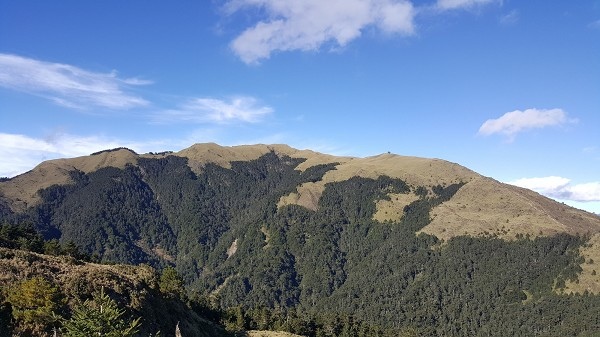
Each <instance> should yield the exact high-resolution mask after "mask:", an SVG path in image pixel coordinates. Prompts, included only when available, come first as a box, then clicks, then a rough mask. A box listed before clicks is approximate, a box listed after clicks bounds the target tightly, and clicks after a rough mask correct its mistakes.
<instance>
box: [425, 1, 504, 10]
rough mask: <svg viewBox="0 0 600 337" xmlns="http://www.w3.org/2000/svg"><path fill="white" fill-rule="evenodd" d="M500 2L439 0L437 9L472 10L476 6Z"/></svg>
mask: <svg viewBox="0 0 600 337" xmlns="http://www.w3.org/2000/svg"><path fill="white" fill-rule="evenodd" d="M495 2H499V1H498V0H438V1H437V2H436V7H437V8H438V9H441V10H450V9H460V8H472V7H475V6H481V5H487V4H490V3H495Z"/></svg>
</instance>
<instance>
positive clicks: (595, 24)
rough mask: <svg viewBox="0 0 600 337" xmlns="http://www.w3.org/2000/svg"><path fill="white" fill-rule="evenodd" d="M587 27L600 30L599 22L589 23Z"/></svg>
mask: <svg viewBox="0 0 600 337" xmlns="http://www.w3.org/2000/svg"><path fill="white" fill-rule="evenodd" d="M588 27H589V28H591V29H600V20H596V21H593V22H590V24H588Z"/></svg>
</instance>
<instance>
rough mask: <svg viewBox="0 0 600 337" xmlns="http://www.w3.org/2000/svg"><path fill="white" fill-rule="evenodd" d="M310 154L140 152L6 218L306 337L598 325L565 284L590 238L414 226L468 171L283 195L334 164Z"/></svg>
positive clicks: (543, 331) (242, 316)
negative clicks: (398, 202)
mask: <svg viewBox="0 0 600 337" xmlns="http://www.w3.org/2000/svg"><path fill="white" fill-rule="evenodd" d="M302 161H303V159H298V158H290V157H287V156H283V155H277V154H275V153H273V152H271V153H268V154H266V155H264V156H262V157H260V158H259V159H256V160H252V161H239V162H232V163H231V168H224V167H221V166H218V165H214V164H210V163H209V164H206V165H205V166H204V167H203V168H202V172H201V173H194V172H193V171H192V170H191V169H190V168H189V166H188V165H187V159H186V158H182V157H176V156H171V155H168V156H165V157H164V158H158V159H157V158H140V159H139V161H138V164H137V165H136V166H133V165H130V166H128V167H126V168H124V169H118V168H113V167H107V168H102V169H99V170H97V171H94V172H91V173H88V174H85V173H83V172H79V171H73V172H71V177H72V180H73V182H74V183H73V184H69V185H54V186H52V187H50V188H47V189H44V190H41V191H40V192H39V193H40V196H41V198H42V202H41V203H39V204H38V205H36V206H35V207H31V208H29V209H28V210H27V211H26V212H24V213H19V214H15V213H12V212H11V211H10V210H8V209H7V208H6V207H2V205H0V215H1V216H2V220H3V221H5V222H6V223H7V224H11V225H15V224H26V225H28V227H27V226H26V228H33V229H35V231H37V232H39V233H41V240H46V242H53V245H55V246H58V247H59V248H57V250H58V251H60V252H62V251H68V249H71V251H74V250H76V251H77V254H81V256H79V257H78V258H87V259H89V260H93V261H97V262H104V263H129V264H140V263H144V264H148V265H150V266H152V267H154V268H156V269H157V270H166V269H168V270H170V269H169V268H171V267H173V268H174V269H173V270H175V271H176V273H177V275H178V277H181V280H182V284H183V285H185V290H184V291H182V294H184V295H182V296H185V298H186V299H188V300H187V301H188V307H191V308H195V310H196V312H198V313H200V314H202V315H203V317H209V318H210V317H212V318H211V319H212V321H214V322H217V323H218V324H221V325H222V326H224V327H226V328H227V329H228V331H241V330H244V329H255V328H256V329H279V330H287V331H290V332H294V333H298V334H302V335H306V336H385V335H394V336H397V335H406V336H411V335H414V336H440V335H446V336H507V335H510V336H593V335H594V333H595V332H597V331H600V321H599V320H598V317H600V296H598V295H593V294H589V293H585V294H565V293H563V291H562V289H563V288H564V287H565V282H566V281H567V280H572V281H575V282H576V281H577V276H578V273H579V272H580V271H581V268H580V264H581V263H582V262H583V261H582V258H581V257H580V256H579V253H578V248H579V247H581V246H582V245H585V244H586V240H587V238H585V237H575V236H570V235H566V234H560V235H556V236H552V237H536V238H531V237H519V238H517V239H516V240H513V241H505V240H501V239H499V238H497V237H494V236H491V235H490V236H480V237H466V236H459V237H455V238H453V239H451V240H448V241H440V240H439V239H437V238H436V237H434V236H430V235H427V234H422V233H421V234H417V232H418V231H419V230H420V229H422V228H423V227H424V226H426V225H427V224H428V223H429V222H430V220H431V219H430V211H431V209H432V208H433V207H435V206H437V205H439V204H440V203H442V202H444V201H446V200H449V199H450V198H451V197H452V196H453V195H454V194H455V193H456V192H457V191H458V190H459V189H460V188H461V187H462V184H461V183H457V184H452V185H447V186H441V185H438V186H410V185H409V184H407V183H406V182H404V181H402V180H400V179H393V178H390V177H386V176H380V177H379V178H377V179H369V178H361V177H354V178H351V179H348V180H345V181H339V182H333V183H328V184H326V185H325V190H324V191H323V193H322V195H321V197H320V199H319V203H318V209H317V210H309V209H307V208H304V207H302V206H298V205H287V206H281V207H278V206H277V205H278V201H279V200H280V198H281V197H283V196H286V195H288V194H289V193H291V192H295V191H296V188H297V187H298V186H299V185H301V184H302V183H307V182H316V181H319V180H321V178H322V177H323V175H324V174H325V173H326V172H328V171H329V170H334V169H335V164H328V165H317V166H313V167H310V168H308V169H307V170H305V171H299V170H296V169H295V167H297V166H298V164H300V163H301V162H302ZM402 193H404V194H408V193H413V194H415V195H416V196H418V198H416V201H414V202H412V203H410V204H408V205H407V206H406V207H404V210H403V215H402V217H401V219H400V220H398V221H385V222H379V221H376V220H374V219H373V214H374V213H375V210H376V206H375V205H376V202H377V201H379V200H386V199H389V198H390V195H392V194H402ZM7 226H9V225H7ZM7 228H8V227H7ZM34 236H35V235H34ZM7 242H8V241H7ZM19 245H20V244H19ZM36 245H37V246H36V247H38V248H35V247H33V248H31V247H29V249H34V250H35V249H38V250H37V251H40V252H43V251H45V250H46V249H45V248H44V247H45V246H46V245H48V244H47V243H44V242H42V243H41V244H40V243H39V242H38V243H36ZM40 245H41V248H39V247H40ZM73 245H75V247H73ZM20 247H21V248H23V247H22V246H18V245H17V244H13V247H11V248H20ZM65 247H70V248H68V249H67V248H65ZM24 248H27V247H24ZM40 249H41V250H40ZM191 299H193V300H191ZM217 323H215V324H217Z"/></svg>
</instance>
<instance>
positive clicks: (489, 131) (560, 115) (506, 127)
mask: <svg viewBox="0 0 600 337" xmlns="http://www.w3.org/2000/svg"><path fill="white" fill-rule="evenodd" d="M574 122H576V120H575V119H569V118H567V113H566V112H564V111H563V110H562V109H550V110H544V109H527V110H525V111H520V110H515V111H511V112H507V113H505V114H504V115H502V116H501V117H500V118H497V119H488V120H487V121H485V122H484V123H483V125H481V127H480V128H479V132H478V134H480V135H484V136H489V135H493V134H496V133H498V134H503V135H506V136H508V137H509V138H510V139H513V138H514V137H515V135H516V134H517V133H519V132H521V131H525V130H529V129H537V128H544V127H548V126H556V125H563V124H566V123H574Z"/></svg>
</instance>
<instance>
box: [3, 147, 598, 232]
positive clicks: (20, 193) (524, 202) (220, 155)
mask: <svg viewBox="0 0 600 337" xmlns="http://www.w3.org/2000/svg"><path fill="white" fill-rule="evenodd" d="M269 152H274V153H277V154H280V155H287V156H290V157H291V158H303V159H306V160H304V161H303V162H302V163H300V164H299V165H298V166H297V167H296V168H295V169H297V170H300V171H304V170H306V169H307V168H309V167H313V166H316V165H324V164H334V163H335V164H337V165H336V169H335V170H332V171H329V172H327V173H326V174H325V176H324V177H323V179H322V180H320V181H317V182H308V183H306V184H303V185H299V186H298V187H297V190H296V191H295V192H293V193H291V194H290V195H288V196H286V197H284V198H282V199H281V200H280V202H279V205H280V206H283V205H289V204H298V205H301V206H303V207H307V208H309V209H315V208H316V207H317V206H316V204H317V203H318V200H319V198H320V195H321V193H322V191H323V190H324V185H325V184H327V183H331V182H339V181H344V180H347V179H350V178H351V177H354V176H359V177H364V178H377V177H379V176H382V175H386V176H389V177H392V178H399V179H402V180H404V181H406V182H408V183H409V184H411V185H415V186H421V185H425V186H434V185H438V184H442V185H443V184H451V183H456V182H463V183H466V185H465V187H464V188H463V189H462V190H461V191H460V192H459V193H458V194H457V196H456V197H455V198H454V199H453V200H450V201H448V202H445V203H444V204H442V205H440V206H438V207H437V209H435V210H434V212H433V221H432V223H431V224H430V225H428V226H427V227H426V228H424V229H423V230H422V231H423V232H424V233H428V234H432V235H435V236H437V237H438V238H441V239H446V240H447V239H449V238H451V237H453V236H456V235H482V234H486V233H489V234H497V235H499V236H500V237H504V238H507V239H510V238H514V237H515V236H516V235H518V234H522V235H526V234H530V235H532V236H537V235H544V232H545V233H546V234H549V235H552V234H556V233H561V232H566V233H571V234H589V235H593V234H595V233H598V232H600V219H599V218H598V217H593V216H591V213H588V212H585V211H583V210H578V209H575V208H572V207H569V206H566V205H563V206H564V207H563V208H561V207H559V208H560V209H561V211H556V209H557V205H559V204H558V203H556V202H555V201H553V200H551V199H549V198H546V197H544V196H541V195H540V194H538V193H536V192H533V191H531V190H527V189H523V188H520V187H516V186H512V185H507V184H503V183H500V182H498V181H496V180H494V179H491V178H488V177H484V176H482V175H480V174H478V173H476V172H474V171H472V170H469V169H467V168H465V167H463V166H461V165H459V164H456V163H452V162H448V161H445V160H441V159H435V158H420V157H411V156H400V155H396V154H390V153H384V154H380V155H375V156H370V157H364V158H360V157H340V156H333V155H328V154H323V153H318V152H314V151H311V150H298V149H294V148H292V147H290V146H288V145H285V144H272V145H265V144H256V145H239V146H230V147H229V146H220V145H218V144H215V143H203V144H194V145H192V146H190V147H188V148H185V149H183V150H181V151H178V152H170V151H169V152H166V153H162V154H153V153H148V154H141V155H138V154H136V153H135V152H133V151H131V150H129V149H125V148H119V149H115V150H106V151H100V152H97V153H96V154H92V155H89V156H82V157H76V158H69V159H54V160H49V161H45V162H42V163H40V164H39V165H37V166H36V167H35V168H33V169H32V170H31V171H29V172H26V173H24V174H21V175H18V176H16V177H13V178H11V179H10V180H8V181H5V182H1V183H0V201H1V200H4V203H5V204H8V207H10V208H11V209H12V210H13V211H23V210H24V209H26V208H27V207H30V206H32V205H35V204H36V203H37V202H39V195H38V193H37V192H38V190H40V189H43V188H47V187H50V186H52V185H54V184H59V185H63V184H69V183H72V179H71V177H70V172H72V171H75V170H76V171H81V172H84V173H90V172H94V171H97V170H98V169H100V168H104V167H117V168H124V167H125V166H127V165H137V161H138V159H139V158H154V159H155V158H164V157H165V156H168V155H172V156H178V157H183V158H187V159H188V166H189V167H190V168H191V169H192V171H193V172H195V173H197V174H199V173H201V172H202V169H203V167H204V166H206V164H208V163H212V164H216V165H219V166H221V167H224V168H231V163H232V162H234V161H250V160H255V159H257V158H259V157H260V156H262V155H265V154H267V153H269ZM490 186H493V187H490ZM482 189H487V191H486V192H485V193H481V191H482ZM469 191H470V193H467V192H469ZM474 191H479V192H480V193H475V192H474ZM499 193H502V194H503V195H504V196H502V197H499V198H498V199H497V200H487V199H486V198H485V196H487V195H493V194H499ZM482 194H484V198H483V199H482ZM505 198H506V199H505ZM507 200H508V201H507ZM510 200H517V201H514V202H511V201H510ZM482 202H483V203H485V206H484V207H482V205H479V204H480V203H482ZM486 202H487V203H486ZM403 206H405V205H404V204H403V205H400V207H396V208H398V209H397V211H400V209H399V208H401V207H403ZM482 208H485V210H486V213H488V215H486V216H479V215H478V212H479V211H475V210H476V209H477V210H480V209H482ZM490 211H493V213H494V215H493V216H489V213H490ZM521 216H523V218H521V219H517V218H518V217H521ZM392 218H393V217H392ZM442 218H444V219H445V220H441V219H442ZM449 218H450V219H449ZM500 219H502V220H500ZM523 219H524V220H523ZM502 221H504V222H505V223H502ZM448 223H451V224H453V225H454V226H451V227H450V228H449V227H448V226H447V224H448ZM523 223H527V224H526V225H523Z"/></svg>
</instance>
